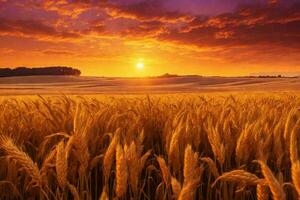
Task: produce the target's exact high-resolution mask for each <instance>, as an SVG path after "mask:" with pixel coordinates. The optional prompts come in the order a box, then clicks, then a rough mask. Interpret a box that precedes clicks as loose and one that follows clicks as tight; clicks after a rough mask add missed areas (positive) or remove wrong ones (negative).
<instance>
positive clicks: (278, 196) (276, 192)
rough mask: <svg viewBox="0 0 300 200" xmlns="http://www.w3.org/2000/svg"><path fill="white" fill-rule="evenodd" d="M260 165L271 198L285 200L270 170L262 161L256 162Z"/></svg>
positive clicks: (283, 193)
mask: <svg viewBox="0 0 300 200" xmlns="http://www.w3.org/2000/svg"><path fill="white" fill-rule="evenodd" d="M257 162H258V163H259V164H260V167H261V171H262V173H263V175H264V177H265V179H266V182H267V184H268V186H269V188H270V190H271V193H272V195H273V198H274V199H275V200H285V199H286V196H285V192H284V190H283V188H282V186H281V185H280V183H279V182H278V180H277V179H276V178H275V177H274V175H273V173H272V171H271V170H270V168H269V167H268V166H267V165H266V164H265V163H264V162H263V161H257Z"/></svg>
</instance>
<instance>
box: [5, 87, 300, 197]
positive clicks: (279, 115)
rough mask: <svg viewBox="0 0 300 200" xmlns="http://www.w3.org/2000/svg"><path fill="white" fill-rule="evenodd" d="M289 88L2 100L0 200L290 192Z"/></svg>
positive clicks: (294, 133)
mask: <svg viewBox="0 0 300 200" xmlns="http://www.w3.org/2000/svg"><path fill="white" fill-rule="evenodd" d="M299 106H300V97H299V96H298V95H297V94H292V93H276V94H274V93H272V94H271V93H265V94H255V93H253V94H247V95H242V94H234V95H230V94H229V93H228V94H227V93H222V94H206V95H205V94H202V95H200V94H199V95H198V94H186V95H176V94H173V95H158V94H156V95H150V96H146V95H131V96H128V95H127V96H122V95H115V96H114V95H100V96H63V95H59V96H42V97H41V96H40V97H37V96H31V97H24V96H18V97H15V98H14V97H8V96H5V97H1V98H0V135H1V136H0V155H1V165H0V180H1V181H0V199H76V200H78V199H87V200H89V199H100V200H104V199H180V200H189V199H209V200H215V199H224V200H226V199H227V200H228V199H236V200H239V199H240V200H242V199H249V200H251V199H260V200H263V199H266V200H267V199H269V198H272V199H276V200H283V199H297V198H298V197H299V195H300V183H299V180H300V164H299V163H300V158H299V133H300V117H299V116H300V110H299Z"/></svg>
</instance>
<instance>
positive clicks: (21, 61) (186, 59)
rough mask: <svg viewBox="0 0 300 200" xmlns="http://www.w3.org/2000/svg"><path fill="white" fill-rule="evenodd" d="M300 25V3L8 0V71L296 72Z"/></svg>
mask: <svg viewBox="0 0 300 200" xmlns="http://www.w3.org/2000/svg"><path fill="white" fill-rule="evenodd" d="M299 27H300V3H299V1H296V0H285V1H274V0H272V1H267V0H265V1H264V0H253V1H247V0H245V1H242V0H238V1H235V2H234V3H232V1H229V0H223V1H221V0H214V1H209V2H208V1H206V2H205V1H197V0H186V1H179V0H166V1H159V0H131V1H125V0H110V1H103V0H98V1H97V0H94V1H93V0H89V1H86V0H58V1H55V2H54V1H48V0H39V1H32V0H28V1H24V0H0V67H18V66H28V67H37V66H53V65H54V66H57V65H60V66H71V67H75V68H78V69H80V70H81V71H82V74H83V75H92V76H149V75H160V74H163V73H172V74H201V75H223V76H235V75H248V74H251V73H259V72H278V73H281V72H295V73H296V72H300V59H299V58H300V45H299V44H300V28H299ZM138 62H143V64H144V66H145V67H144V69H142V70H138V69H137V68H136V64H137V63H138Z"/></svg>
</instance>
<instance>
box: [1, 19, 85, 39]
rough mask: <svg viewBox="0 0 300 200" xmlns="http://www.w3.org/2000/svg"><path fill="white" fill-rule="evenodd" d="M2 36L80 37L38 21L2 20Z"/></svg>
mask: <svg viewBox="0 0 300 200" xmlns="http://www.w3.org/2000/svg"><path fill="white" fill-rule="evenodd" d="M0 35H25V36H30V37H38V36H50V37H57V38H78V37H80V35H79V34H78V33H75V32H72V31H60V30H57V29H56V28H55V27H53V26H50V25H46V24H44V23H43V22H41V21H37V20H10V19H7V18H1V19H0Z"/></svg>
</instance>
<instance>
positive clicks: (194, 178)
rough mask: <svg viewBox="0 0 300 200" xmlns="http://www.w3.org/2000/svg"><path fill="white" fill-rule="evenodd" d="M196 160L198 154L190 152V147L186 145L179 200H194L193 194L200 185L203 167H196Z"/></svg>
mask: <svg viewBox="0 0 300 200" xmlns="http://www.w3.org/2000/svg"><path fill="white" fill-rule="evenodd" d="M198 160H199V155H198V153H197V152H194V151H193V150H192V146H191V145H187V147H186V148H185V151H184V169H183V176H184V182H183V187H182V189H181V191H180V194H179V197H178V199H180V200H185V199H187V200H189V199H191V200H192V199H194V196H195V192H196V189H197V186H198V184H199V183H200V180H201V175H202V172H203V167H202V166H198Z"/></svg>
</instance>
